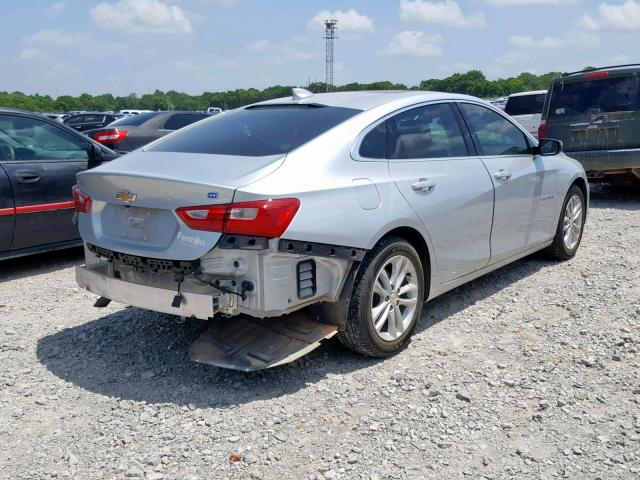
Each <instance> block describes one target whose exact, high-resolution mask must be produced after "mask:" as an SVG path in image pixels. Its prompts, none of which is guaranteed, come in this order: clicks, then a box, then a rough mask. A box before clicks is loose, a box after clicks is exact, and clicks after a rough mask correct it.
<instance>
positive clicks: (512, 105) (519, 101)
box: [504, 93, 546, 115]
mask: <svg viewBox="0 0 640 480" xmlns="http://www.w3.org/2000/svg"><path fill="white" fill-rule="evenodd" d="M545 96H546V94H544V93H537V94H535V95H517V96H514V97H509V100H507V105H506V106H505V108H504V111H505V112H506V113H507V114H509V115H533V114H536V113H542V107H543V106H544V97H545Z"/></svg>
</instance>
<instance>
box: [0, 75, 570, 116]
mask: <svg viewBox="0 0 640 480" xmlns="http://www.w3.org/2000/svg"><path fill="white" fill-rule="evenodd" d="M557 75H559V73H558V72H550V73H546V74H544V75H535V74H533V73H521V74H520V75H518V76H517V77H511V78H506V79H498V80H488V79H487V78H486V77H485V75H484V74H483V73H482V72H481V71H479V70H470V71H468V72H466V73H456V74H453V75H451V76H449V77H447V78H441V79H437V78H432V79H429V80H423V81H422V82H420V85H416V86H407V85H404V84H401V83H392V82H387V81H384V82H374V83H349V84H346V85H339V86H334V87H333V88H332V90H333V91H352V90H407V89H410V90H432V91H440V92H449V93H464V94H468V95H474V96H476V97H482V98H494V97H500V96H505V95H509V94H511V93H517V92H524V91H528V90H544V89H546V88H547V87H548V86H549V83H550V82H551V80H552V79H553V78H554V77H556V76H557ZM291 88H292V86H284V85H276V86H273V87H268V88H265V89H263V90H258V89H255V88H248V89H237V90H227V91H225V92H204V93H203V94H201V95H189V94H187V93H183V92H176V91H175V90H170V91H168V92H162V91H160V90H156V91H155V92H153V93H146V94H144V95H140V96H138V95H136V94H135V93H132V94H130V95H126V96H121V97H118V96H114V95H112V94H110V93H106V94H102V95H89V94H87V93H83V94H82V95H79V96H77V97H74V96H70V95H62V96H59V97H58V98H55V99H54V98H53V97H51V96H49V95H39V94H37V93H36V94H33V95H27V94H24V93H22V92H3V91H0V106H1V107H10V108H21V109H25V110H33V111H39V112H68V111H73V110H87V111H117V110H123V109H141V110H206V109H207V108H208V107H212V106H215V107H222V108H223V109H231V108H236V107H241V106H243V105H248V104H251V103H255V102H260V101H263V100H270V99H273V98H278V97H287V96H289V95H290V94H291ZM306 88H308V89H309V90H311V91H313V92H315V93H319V92H324V91H326V84H324V83H322V82H317V83H312V84H310V85H308V86H307V87H306Z"/></svg>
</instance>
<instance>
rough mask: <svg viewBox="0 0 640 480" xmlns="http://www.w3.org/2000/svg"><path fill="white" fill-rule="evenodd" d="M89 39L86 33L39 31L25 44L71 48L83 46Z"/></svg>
mask: <svg viewBox="0 0 640 480" xmlns="http://www.w3.org/2000/svg"><path fill="white" fill-rule="evenodd" d="M88 39H89V35H87V34H84V33H75V32H67V31H64V30H39V31H37V32H35V33H33V34H31V35H29V36H27V37H25V39H24V40H25V42H27V43H30V44H33V45H41V46H45V47H70V46H73V45H78V44H83V43H84V42H86V41H87V40H88Z"/></svg>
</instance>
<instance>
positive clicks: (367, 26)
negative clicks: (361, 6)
mask: <svg viewBox="0 0 640 480" xmlns="http://www.w3.org/2000/svg"><path fill="white" fill-rule="evenodd" d="M329 19H335V20H337V21H338V32H339V33H347V34H355V35H361V34H365V33H371V32H373V20H371V19H370V18H369V17H367V16H366V15H363V14H361V13H358V12H356V11H355V10H354V9H351V10H336V11H335V12H330V11H328V10H323V11H321V12H318V13H316V14H315V15H314V16H313V18H311V20H309V23H308V26H309V28H311V29H313V30H324V21H325V20H329Z"/></svg>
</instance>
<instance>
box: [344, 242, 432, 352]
mask: <svg viewBox="0 0 640 480" xmlns="http://www.w3.org/2000/svg"><path fill="white" fill-rule="evenodd" d="M424 279H425V275H424V270H423V266H422V262H421V261H420V256H419V255H418V252H417V251H416V250H415V248H413V246H412V245H411V244H410V243H409V242H407V241H406V240H404V239H402V238H398V237H389V238H385V239H383V240H381V241H380V243H378V245H376V247H375V248H374V249H373V250H371V251H370V252H369V253H368V254H367V255H366V256H365V258H364V260H363V261H362V264H361V265H360V268H359V270H358V274H357V276H356V279H355V283H354V286H353V290H352V293H351V300H350V303H349V309H348V313H347V322H346V326H345V329H344V330H341V331H340V332H339V333H338V338H339V339H340V342H342V344H343V345H344V346H345V347H347V348H349V349H350V350H353V351H355V352H358V353H360V354H363V355H367V356H370V357H388V356H390V355H393V354H395V353H397V352H399V351H400V350H402V349H403V348H404V347H406V346H407V344H408V343H409V340H410V338H411V335H412V334H413V331H414V329H415V327H416V324H417V323H418V319H419V318H420V314H421V313H422V304H423V301H424V289H425V281H424Z"/></svg>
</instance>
